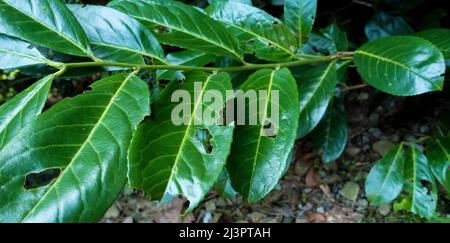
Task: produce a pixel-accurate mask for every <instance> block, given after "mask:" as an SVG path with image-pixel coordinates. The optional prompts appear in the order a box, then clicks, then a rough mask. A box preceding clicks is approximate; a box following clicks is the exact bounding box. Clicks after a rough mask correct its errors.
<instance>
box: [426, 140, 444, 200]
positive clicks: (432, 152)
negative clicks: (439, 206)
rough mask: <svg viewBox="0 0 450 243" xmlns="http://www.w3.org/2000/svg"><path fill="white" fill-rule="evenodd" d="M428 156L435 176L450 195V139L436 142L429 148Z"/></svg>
mask: <svg viewBox="0 0 450 243" xmlns="http://www.w3.org/2000/svg"><path fill="white" fill-rule="evenodd" d="M427 155H428V160H429V163H430V167H431V171H432V172H433V174H434V176H435V177H436V179H437V180H438V181H439V182H440V183H441V184H442V186H444V188H445V189H447V191H448V192H449V193H450V169H449V167H450V138H442V139H437V140H436V141H434V143H432V144H431V145H430V146H429V147H428V151H427Z"/></svg>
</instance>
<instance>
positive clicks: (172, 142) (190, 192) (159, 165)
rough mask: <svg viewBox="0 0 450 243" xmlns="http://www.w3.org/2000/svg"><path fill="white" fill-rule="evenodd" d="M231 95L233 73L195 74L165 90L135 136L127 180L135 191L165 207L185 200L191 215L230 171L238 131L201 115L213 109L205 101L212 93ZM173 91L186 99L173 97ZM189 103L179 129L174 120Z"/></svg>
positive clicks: (174, 82) (172, 83)
mask: <svg viewBox="0 0 450 243" xmlns="http://www.w3.org/2000/svg"><path fill="white" fill-rule="evenodd" d="M198 85H202V87H197V86H198ZM197 88H198V89H197ZM227 90H232V87H231V83H230V78H229V76H228V74H226V73H218V74H206V73H203V72H191V73H189V74H187V79H186V80H185V81H184V82H182V83H181V84H180V83H179V82H178V81H173V82H171V83H169V85H168V86H167V87H166V88H164V90H163V91H162V93H161V94H160V96H159V97H158V100H157V101H155V103H154V104H153V105H154V106H153V107H154V108H153V115H152V117H151V119H148V120H146V121H145V122H144V123H142V124H141V125H140V126H139V128H138V130H137V132H136V134H135V136H134V137H133V141H132V143H131V148H130V151H129V160H130V162H129V175H128V177H129V181H130V185H131V187H133V188H138V189H141V190H143V191H144V192H145V194H146V195H148V196H150V197H151V198H152V199H153V200H160V201H161V202H162V203H165V202H168V201H170V200H172V199H173V198H174V197H177V196H178V195H182V196H184V197H186V198H187V199H188V200H189V202H190V204H189V208H188V210H187V212H191V211H192V210H193V209H194V208H195V207H196V206H197V205H198V204H199V203H200V202H201V200H202V199H203V198H204V196H205V195H206V193H208V192H209V191H210V190H211V188H212V187H213V185H214V183H215V182H216V181H217V178H218V177H219V175H220V173H221V172H222V170H223V168H224V166H225V162H226V158H227V156H228V154H229V152H230V147H231V141H232V137H233V130H234V125H233V124H230V125H226V126H221V125H218V124H217V121H218V118H217V121H211V120H208V119H206V120H205V119H203V115H202V114H206V113H205V112H206V111H207V109H208V107H211V106H214V105H213V104H209V103H207V102H206V101H204V100H203V99H206V98H205V97H206V96H204V95H207V94H209V93H211V92H219V93H220V94H221V95H223V96H222V97H225V92H226V91H227ZM174 92H177V94H180V97H182V98H179V97H178V96H172V94H173V93H174ZM174 97H175V98H174ZM177 97H178V98H177ZM191 97H193V98H191ZM172 100H174V101H175V102H179V101H182V102H183V103H181V104H177V103H174V102H172ZM185 102H187V107H188V108H187V110H183V115H182V116H181V117H183V118H184V119H185V123H184V124H181V125H178V124H177V123H174V120H173V119H172V118H175V117H176V118H178V117H180V114H179V113H177V110H179V108H180V107H183V108H184V109H186V103H185ZM215 102H217V101H215ZM220 109H222V107H220ZM172 113H174V114H172ZM180 113H181V111H180ZM216 114H217V113H216ZM199 121H200V123H199ZM197 124H198V125H197Z"/></svg>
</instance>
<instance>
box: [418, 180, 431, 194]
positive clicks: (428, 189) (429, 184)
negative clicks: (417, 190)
mask: <svg viewBox="0 0 450 243" xmlns="http://www.w3.org/2000/svg"><path fill="white" fill-rule="evenodd" d="M420 184H421V185H422V186H423V187H425V188H426V189H427V194H431V192H432V191H433V185H432V184H431V183H430V182H429V181H426V180H421V181H420Z"/></svg>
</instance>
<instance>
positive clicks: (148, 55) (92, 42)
mask: <svg viewBox="0 0 450 243" xmlns="http://www.w3.org/2000/svg"><path fill="white" fill-rule="evenodd" d="M91 44H93V45H97V46H105V47H110V48H115V49H119V50H123V51H129V52H133V53H136V54H140V55H143V56H147V57H151V58H154V59H156V60H158V61H160V62H162V63H164V64H165V65H167V64H169V63H168V62H167V60H164V59H161V57H159V56H156V55H154V54H151V53H148V52H144V51H141V50H135V49H130V48H128V47H124V46H118V45H114V44H107V43H105V42H97V41H91Z"/></svg>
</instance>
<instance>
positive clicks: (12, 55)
mask: <svg viewBox="0 0 450 243" xmlns="http://www.w3.org/2000/svg"><path fill="white" fill-rule="evenodd" d="M47 63H52V62H51V61H50V60H48V59H47V58H45V57H44V56H43V55H42V54H41V53H40V52H39V51H38V50H37V49H36V48H34V47H33V46H32V45H30V44H29V43H27V42H24V41H22V40H19V39H16V38H13V37H8V36H6V35H2V34H0V69H3V70H6V69H16V68H19V67H24V66H30V65H36V64H47Z"/></svg>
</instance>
